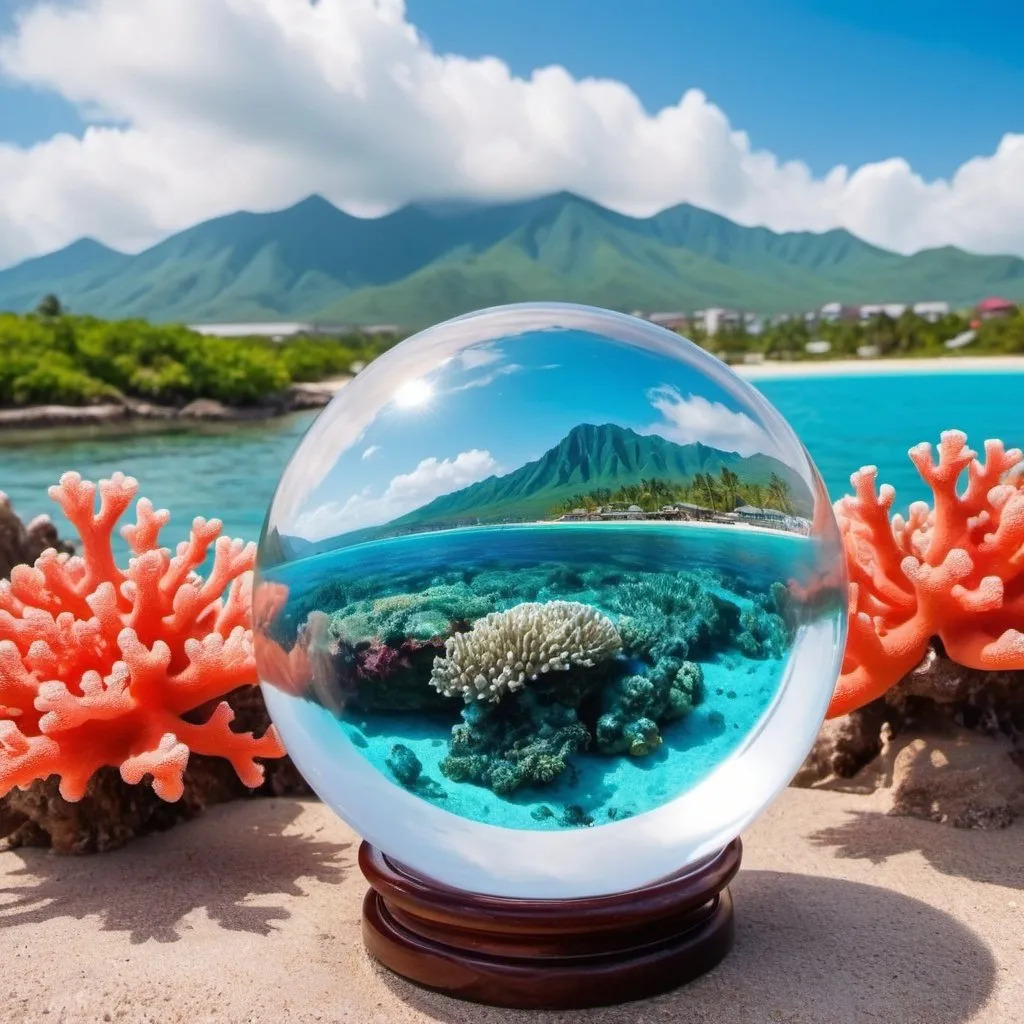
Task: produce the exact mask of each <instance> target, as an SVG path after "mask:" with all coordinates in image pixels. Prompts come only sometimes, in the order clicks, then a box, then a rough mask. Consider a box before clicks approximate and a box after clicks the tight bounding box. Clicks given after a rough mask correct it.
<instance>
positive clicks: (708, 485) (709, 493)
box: [693, 473, 718, 512]
mask: <svg viewBox="0 0 1024 1024" xmlns="http://www.w3.org/2000/svg"><path fill="white" fill-rule="evenodd" d="M693 483H694V486H695V487H697V488H698V489H699V491H700V493H701V496H702V497H705V496H706V497H707V500H708V504H709V505H710V506H711V511H712V512H717V511H718V506H717V505H716V504H715V489H714V481H713V480H712V478H711V475H710V474H709V473H696V474H694V477H693Z"/></svg>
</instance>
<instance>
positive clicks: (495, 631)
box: [430, 601, 622, 704]
mask: <svg viewBox="0 0 1024 1024" xmlns="http://www.w3.org/2000/svg"><path fill="white" fill-rule="evenodd" d="M621 647H622V638H621V637H620V636H619V632H618V630H617V629H616V628H615V626H614V625H613V624H612V622H611V620H610V619H609V618H608V617H607V616H605V615H602V614H601V613H600V612H599V611H598V610H597V609H596V608H592V607H591V606H590V605H585V604H581V603H580V602H579V601H547V602H541V601H529V602H525V603H523V604H517V605H515V606H514V607H513V608H510V609H509V610H508V611H504V612H491V613H490V614H489V615H487V616H485V617H484V618H482V619H478V620H477V621H476V622H474V623H473V628H472V629H470V630H469V631H468V632H465V633H455V634H454V635H453V636H451V637H450V638H449V639H448V640H447V641H445V647H444V657H443V658H436V659H435V660H434V668H433V671H432V673H431V678H430V681H431V683H432V684H433V686H434V688H435V689H436V690H437V691H438V692H439V693H443V694H444V695H445V696H446V697H453V696H455V695H456V694H459V695H461V696H462V698H463V699H464V700H465V701H466V703H467V704H468V703H470V702H471V701H474V700H489V701H492V702H494V703H497V702H498V701H499V700H501V698H502V697H503V696H504V695H505V694H506V693H515V691H516V690H518V689H519V688H520V687H521V686H522V685H523V683H524V682H525V681H526V680H528V679H529V680H535V679H536V678H537V677H538V676H539V675H545V674H547V673H548V672H565V671H567V670H568V669H569V668H571V667H572V666H573V665H581V666H584V667H586V668H592V667H593V666H594V665H596V664H598V663H599V662H601V661H604V660H605V658H610V657H611V656H612V655H613V654H615V653H616V652H617V651H618V650H619V649H620V648H621Z"/></svg>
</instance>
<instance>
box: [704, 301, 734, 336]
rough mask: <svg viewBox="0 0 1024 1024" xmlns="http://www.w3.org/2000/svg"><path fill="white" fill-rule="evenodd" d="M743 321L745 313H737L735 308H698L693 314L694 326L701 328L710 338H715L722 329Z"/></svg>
mask: <svg viewBox="0 0 1024 1024" xmlns="http://www.w3.org/2000/svg"><path fill="white" fill-rule="evenodd" d="M742 322H743V314H742V313H737V312H736V310H734V309H719V308H717V307H716V308H712V309H698V310H697V312H696V313H694V314H693V323H694V326H695V327H698V328H701V329H702V330H703V331H704V333H705V334H706V335H707V336H708V337H709V338H713V337H714V336H715V335H716V334H717V333H718V332H719V331H721V330H728V328H730V327H738V326H739V325H740V324H741V323H742Z"/></svg>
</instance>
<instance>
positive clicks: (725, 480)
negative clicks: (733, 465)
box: [718, 466, 740, 509]
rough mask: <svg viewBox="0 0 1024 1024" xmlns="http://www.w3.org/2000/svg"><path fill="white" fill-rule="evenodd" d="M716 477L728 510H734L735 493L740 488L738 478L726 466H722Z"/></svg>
mask: <svg viewBox="0 0 1024 1024" xmlns="http://www.w3.org/2000/svg"><path fill="white" fill-rule="evenodd" d="M718 475H719V478H720V481H721V484H722V490H723V491H724V492H725V495H726V498H727V499H728V502H729V508H730V509H734V508H735V507H736V493H737V490H738V488H739V486H740V478H739V476H738V475H737V474H736V473H734V472H733V471H732V470H731V469H729V468H728V467H727V466H723V467H722V469H721V472H720V473H719V474H718Z"/></svg>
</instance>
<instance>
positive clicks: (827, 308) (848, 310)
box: [818, 302, 860, 324]
mask: <svg viewBox="0 0 1024 1024" xmlns="http://www.w3.org/2000/svg"><path fill="white" fill-rule="evenodd" d="M818 319H819V320H822V321H824V322H825V323H827V324H834V323H838V322H839V321H840V320H858V319H860V306H844V305H843V304H842V303H841V302H826V303H825V305H824V306H822V307H821V309H820V310H819V311H818Z"/></svg>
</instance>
